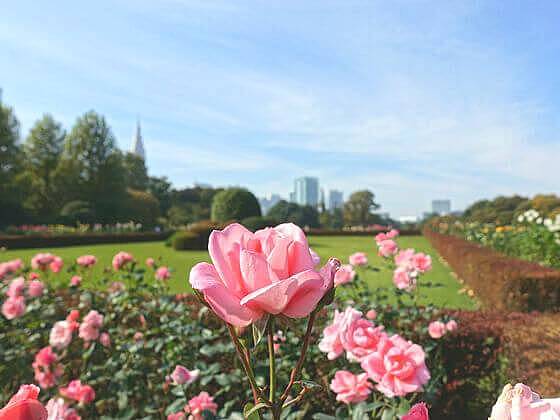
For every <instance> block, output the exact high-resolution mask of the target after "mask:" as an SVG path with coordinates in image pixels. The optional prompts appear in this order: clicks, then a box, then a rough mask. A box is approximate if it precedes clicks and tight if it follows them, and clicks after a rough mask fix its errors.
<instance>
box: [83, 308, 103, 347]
mask: <svg viewBox="0 0 560 420" xmlns="http://www.w3.org/2000/svg"><path fill="white" fill-rule="evenodd" d="M102 325H103V315H101V314H100V313H99V312H97V311H95V310H92V311H89V313H88V314H87V315H86V316H85V317H84V319H82V323H81V324H80V332H79V336H80V338H82V339H84V340H85V341H93V340H97V338H98V337H99V328H101V326H102Z"/></svg>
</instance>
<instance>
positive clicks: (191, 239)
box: [171, 231, 204, 251]
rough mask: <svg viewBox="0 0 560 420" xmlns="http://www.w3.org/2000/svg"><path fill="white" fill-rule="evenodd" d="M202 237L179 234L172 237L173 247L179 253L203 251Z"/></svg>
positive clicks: (194, 234)
mask: <svg viewBox="0 0 560 420" xmlns="http://www.w3.org/2000/svg"><path fill="white" fill-rule="evenodd" d="M201 239H202V237H201V236H200V235H198V234H196V233H194V232H189V231H186V232H177V233H175V234H174V235H173V236H172V237H171V246H172V247H173V249H175V250H177V251H185V250H194V251H196V250H201V249H204V244H203V243H202V241H201Z"/></svg>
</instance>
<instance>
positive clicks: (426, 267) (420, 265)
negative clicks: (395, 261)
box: [412, 252, 432, 273]
mask: <svg viewBox="0 0 560 420" xmlns="http://www.w3.org/2000/svg"><path fill="white" fill-rule="evenodd" d="M412 264H413V265H414V268H415V270H416V271H418V272H419V273H425V272H426V271H430V270H431V269H432V257H430V256H429V255H426V254H424V253H422V252H418V253H417V254H414V256H413V257H412Z"/></svg>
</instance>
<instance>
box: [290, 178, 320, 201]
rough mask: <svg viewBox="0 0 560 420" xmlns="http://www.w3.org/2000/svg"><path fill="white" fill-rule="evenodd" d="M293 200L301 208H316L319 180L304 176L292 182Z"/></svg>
mask: <svg viewBox="0 0 560 420" xmlns="http://www.w3.org/2000/svg"><path fill="white" fill-rule="evenodd" d="M294 199H295V202H296V203H297V204H299V205H301V206H313V207H317V205H318V204H319V180H318V179H317V178H314V177H309V176H304V177H302V178H297V179H296V180H295V181H294Z"/></svg>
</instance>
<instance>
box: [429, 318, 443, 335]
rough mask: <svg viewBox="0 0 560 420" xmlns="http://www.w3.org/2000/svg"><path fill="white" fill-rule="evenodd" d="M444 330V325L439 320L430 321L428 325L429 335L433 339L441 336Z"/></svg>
mask: <svg viewBox="0 0 560 420" xmlns="http://www.w3.org/2000/svg"><path fill="white" fill-rule="evenodd" d="M446 331H447V329H446V326H445V324H444V323H443V322H441V321H433V322H430V325H429V326H428V334H430V337H432V338H435V339H438V338H441V337H443V335H444V334H445V333H446Z"/></svg>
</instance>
